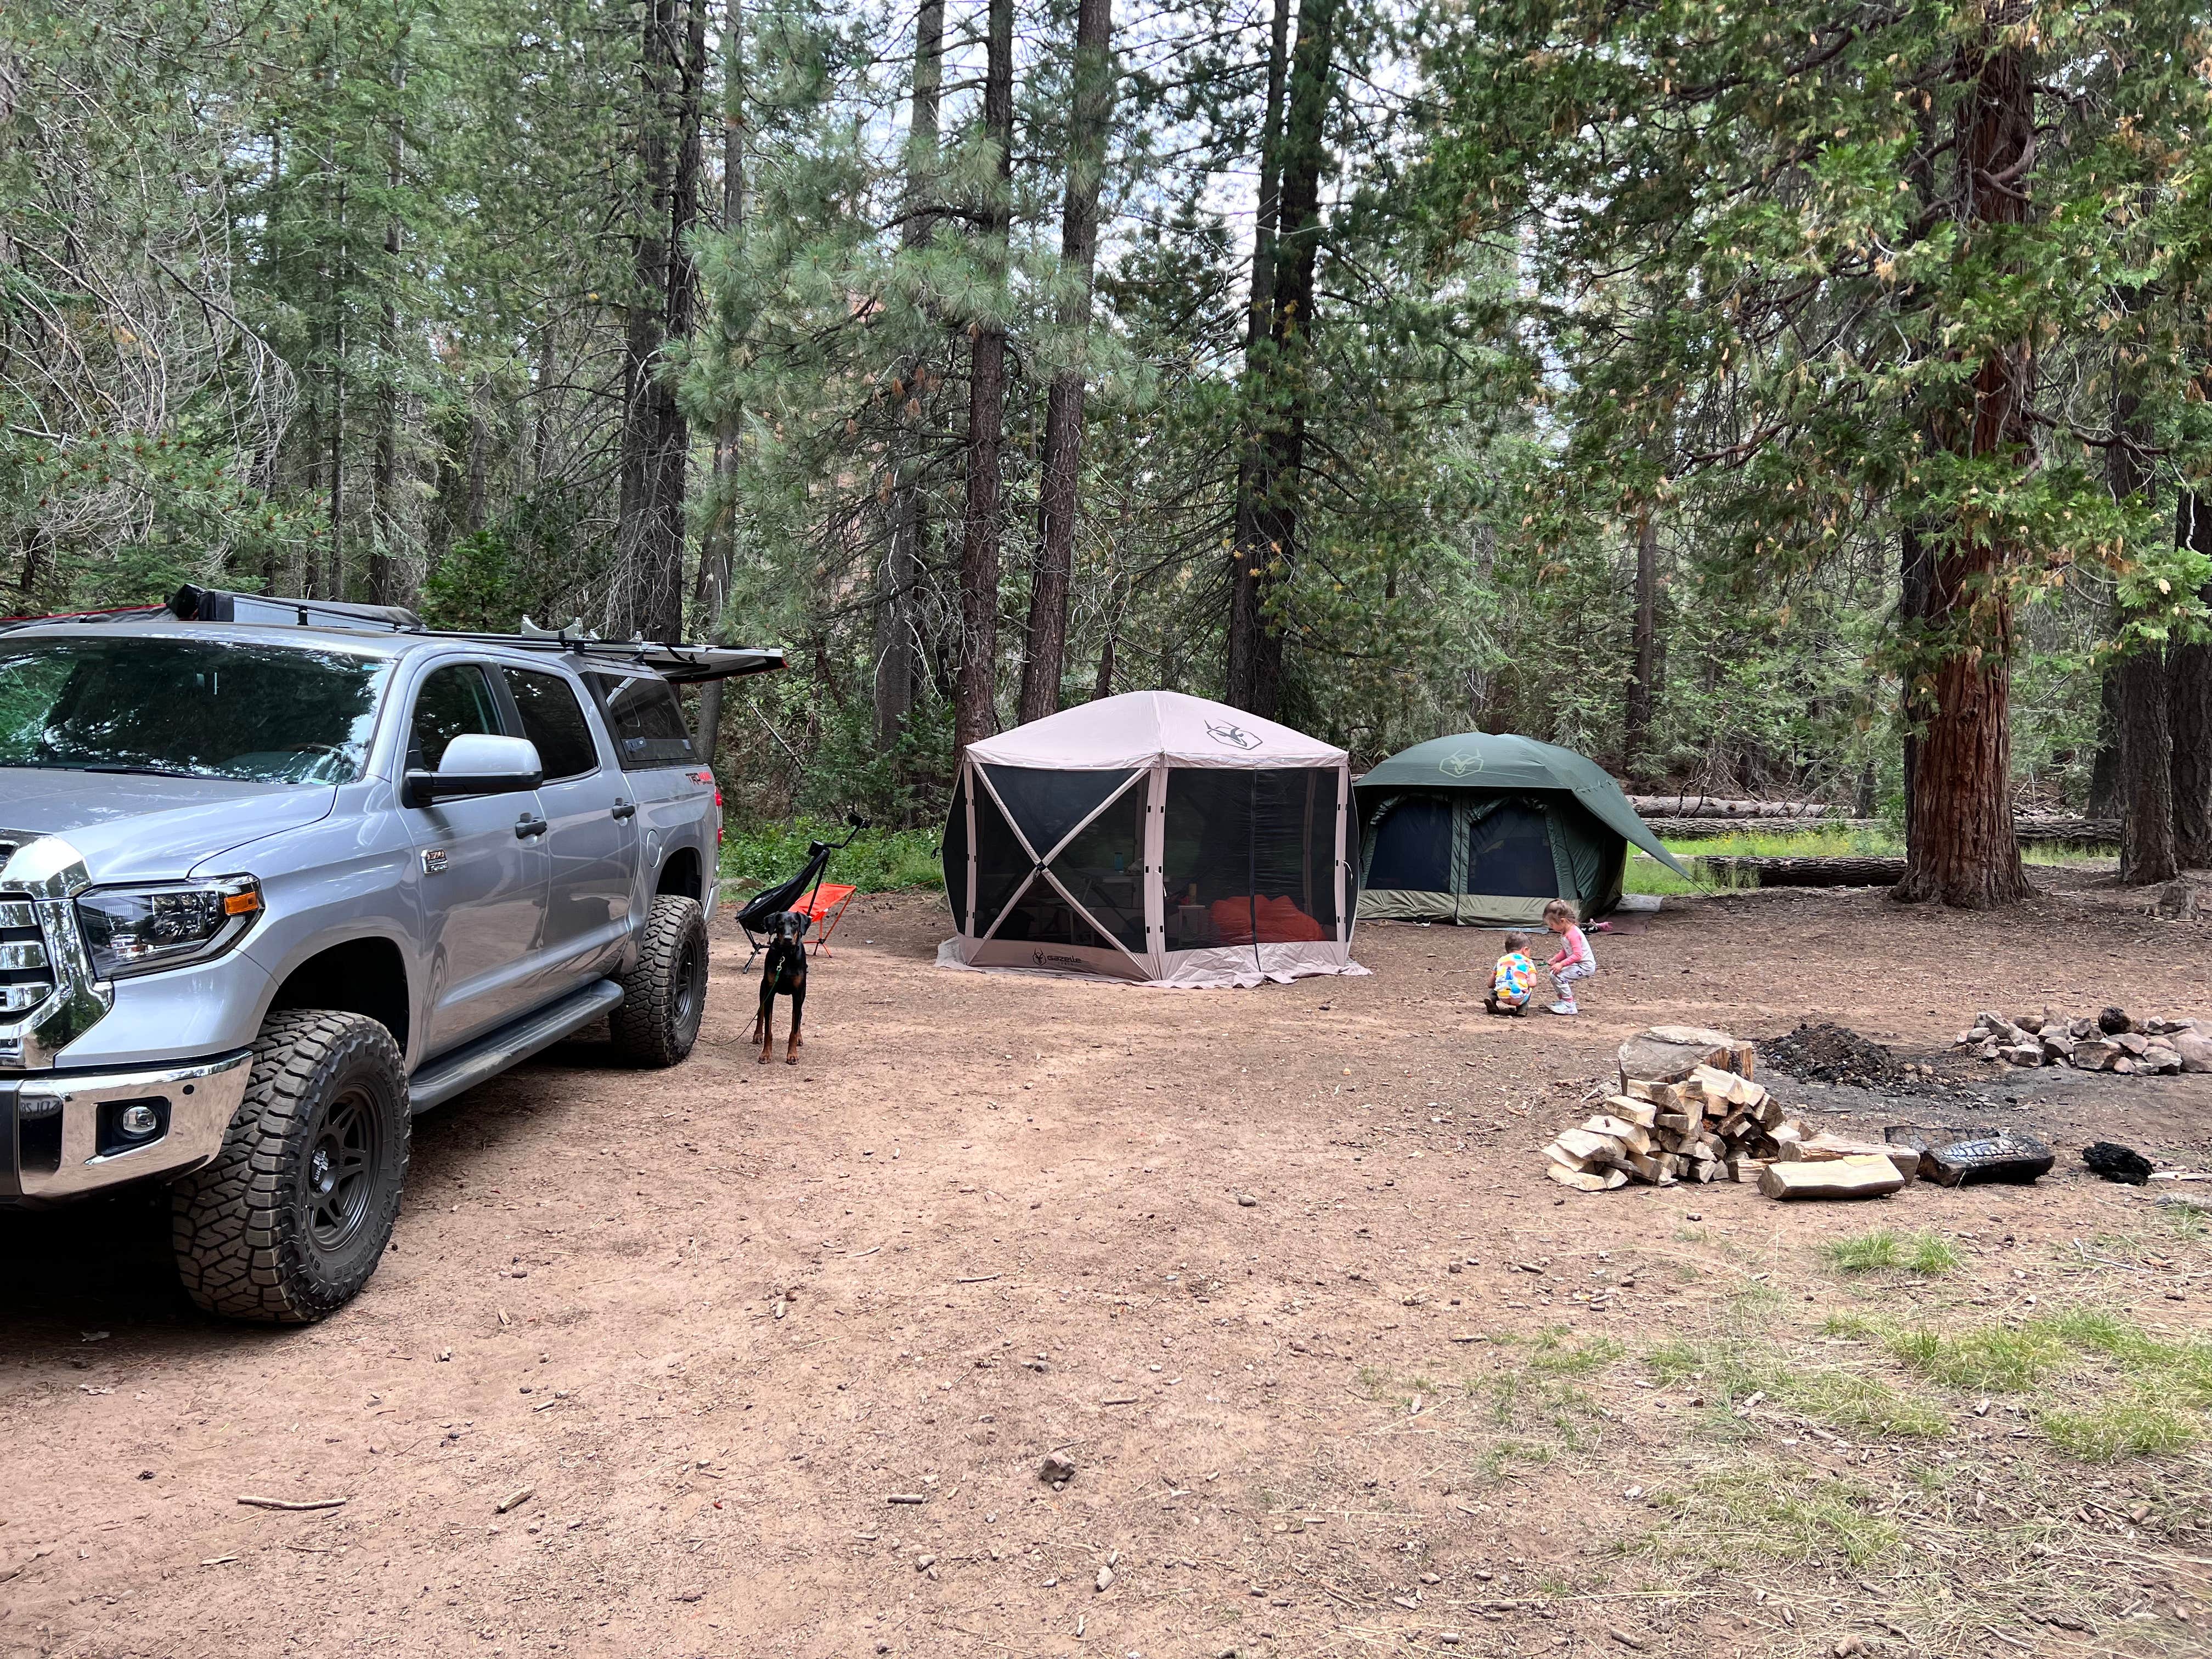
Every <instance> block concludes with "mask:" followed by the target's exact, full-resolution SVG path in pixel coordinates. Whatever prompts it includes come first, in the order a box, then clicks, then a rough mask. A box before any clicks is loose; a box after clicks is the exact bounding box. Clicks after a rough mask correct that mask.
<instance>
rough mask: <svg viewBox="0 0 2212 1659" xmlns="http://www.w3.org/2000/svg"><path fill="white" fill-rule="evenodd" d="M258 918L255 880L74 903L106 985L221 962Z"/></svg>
mask: <svg viewBox="0 0 2212 1659" xmlns="http://www.w3.org/2000/svg"><path fill="white" fill-rule="evenodd" d="M260 914H261V884H260V883H259V882H258V881H256V880H255V879H254V878H252V876H224V877H222V878H219V879H217V880H214V881H187V882H171V883H165V884H162V885H161V886H159V887H109V888H96V889H94V890H93V891H91V892H88V893H84V894H81V895H79V896H78V898H77V901H76V915H77V925H78V926H79V927H81V928H82V930H83V933H84V943H85V949H86V950H87V951H88V952H89V953H90V954H91V957H92V963H93V967H94V969H96V970H97V971H98V972H99V974H100V976H101V977H102V978H103V979H117V978H120V977H122V976H123V975H126V974H149V973H152V972H153V971H155V969H161V968H178V967H182V966H183V965H184V964H185V963H189V962H201V961H204V960H205V959H206V958H208V957H216V956H221V955H222V953H223V952H224V951H228V949H230V947H231V946H232V945H235V944H237V943H238V941H239V940H240V939H242V938H244V937H245V935H246V929H247V928H249V927H252V926H253V918H254V917H256V916H258V915H260Z"/></svg>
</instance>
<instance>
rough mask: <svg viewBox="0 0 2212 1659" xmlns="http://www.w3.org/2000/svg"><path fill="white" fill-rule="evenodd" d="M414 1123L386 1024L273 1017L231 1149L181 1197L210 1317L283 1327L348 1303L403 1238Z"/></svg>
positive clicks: (185, 1265) (174, 1219)
mask: <svg viewBox="0 0 2212 1659" xmlns="http://www.w3.org/2000/svg"><path fill="white" fill-rule="evenodd" d="M409 1131H410V1111H409V1107H408V1101H407V1082H406V1074H405V1062H404V1061H403V1060H401V1058H400V1054H399V1048H398V1044H397V1043H395V1042H392V1033H391V1032H389V1031H387V1030H385V1028H384V1027H383V1026H382V1025H381V1024H379V1023H378V1022H377V1021H375V1020H373V1019H371V1018H368V1016H367V1015H365V1014H344V1013H333V1012H326V1011H321V1010H314V1009H299V1010H292V1009H287V1010H285V1011H283V1012H279V1013H275V1014H271V1015H270V1017H269V1020H268V1023H267V1024H264V1026H263V1027H262V1028H261V1035H260V1036H259V1037H258V1039H257V1040H256V1041H255V1042H254V1045H253V1069H252V1073H251V1075H250V1076H249V1078H248V1079H247V1082H246V1098H245V1099H244V1100H243V1101H241V1102H240V1103H239V1108H238V1112H237V1114H236V1115H234V1117H233V1118H232V1119H231V1121H230V1127H229V1129H228V1132H227V1133H225V1134H224V1136H223V1139H222V1152H220V1153H218V1154H217V1155H216V1160H215V1162H214V1163H212V1164H209V1165H208V1166H207V1167H206V1168H205V1169H203V1170H197V1171H195V1172H194V1173H193V1174H191V1175H190V1176H186V1177H185V1179H184V1180H183V1181H182V1182H179V1183H178V1185H177V1186H176V1188H174V1189H173V1193H172V1196H171V1207H170V1217H171V1225H172V1236H173V1242H174V1245H175V1249H176V1257H177V1273H178V1276H179V1278H181V1279H183V1280H184V1285H185V1292H186V1293H187V1294H188V1295H189V1296H191V1298H192V1300H193V1301H194V1302H196V1303H197V1304H199V1305H200V1306H201V1307H202V1308H204V1309H205V1310H207V1311H208V1312H210V1313H212V1314H221V1315H223V1316H226V1317H228V1318H231V1319H250V1320H258V1321H262V1322H268V1323H272V1324H283V1325H307V1324H312V1323H313V1322H315V1321H316V1320H319V1319H321V1318H323V1317H324V1316H325V1315H327V1314H330V1313H332V1312H334V1311H336V1310H337V1309H339V1308H341V1307H343V1305H344V1304H346V1303H347V1302H348V1301H349V1300H350V1299H351V1298H352V1297H353V1296H354V1294H355V1293H356V1291H359V1290H360V1289H361V1287H362V1285H365V1284H367V1283H368V1276H369V1274H371V1273H374V1272H375V1271H376V1264H377V1261H378V1259H379V1258H380V1256H382V1255H383V1254H384V1247H385V1245H386V1243H388V1242H389V1241H390V1240H391V1237H392V1223H393V1221H394V1220H396V1219H397V1218H398V1214H399V1193H400V1188H401V1187H402V1185H403V1184H404V1182H405V1181H406V1177H407V1151H408V1139H409Z"/></svg>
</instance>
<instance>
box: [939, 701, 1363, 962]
mask: <svg viewBox="0 0 2212 1659" xmlns="http://www.w3.org/2000/svg"><path fill="white" fill-rule="evenodd" d="M1351 812H1352V789H1351V777H1350V773H1349V770H1348V767H1347V757H1346V754H1345V752H1344V750H1341V749H1337V748H1334V747H1333V746H1331V745H1329V744H1325V743H1322V742H1320V741H1318V740H1317V739H1316V738H1310V737H1308V736H1306V735H1305V734H1304V732H1295V731H1292V730H1291V728H1290V727H1288V726H1279V725H1277V724H1275V723H1274V722H1273V721H1272V720H1258V719H1255V717H1254V716H1252V715H1249V714H1244V713H1243V712H1241V711H1240V710H1237V709H1233V708H1227V707H1225V706H1224V705H1222V704H1220V703H1214V702H1206V700H1205V699H1203V698H1200V697H1190V696H1182V694H1181V693H1178V692H1173V691H1136V692H1131V693H1128V694H1127V695H1125V696H1118V697H1108V698H1104V699H1102V700H1100V701H1099V702H1090V703H1085V704H1083V705H1082V706H1080V707H1079V708H1071V709H1068V710H1066V712H1064V713H1062V714H1054V715H1051V716H1049V717H1048V718H1047V719H1044V720H1036V721H1032V722H1031V723H1030V725H1028V726H1020V727H1018V728H1016V729H1015V730H1013V731H1012V732H1005V733H1002V734H1000V736H998V737H995V738H988V739H986V740H985V741H984V742H981V743H978V744H973V745H971V746H970V748H969V750H968V753H967V755H966V757H964V758H963V761H962V763H961V768H960V775H959V780H958V784H957V788H956V791H955V794H954V800H953V809H952V816H951V820H950V821H949V822H948V823H947V824H946V826H945V888H946V892H947V895H948V896H949V897H950V899H951V905H952V910H953V915H954V917H955V919H956V921H957V925H958V928H959V931H958V933H957V934H956V935H955V937H953V938H951V939H947V940H945V943H944V944H943V945H941V946H939V951H938V961H939V964H940V965H941V966H945V967H958V968H977V969H1000V970H1006V971H1014V972H1024V973H1038V974H1051V975H1078V976H1081V977H1085V978H1109V979H1119V980H1124V981H1133V982H1136V983H1140V984H1146V985H1159V986H1178V987H1184V986H1188V987H1207V986H1223V987H1225V986H1252V985H1258V984H1261V983H1262V982H1264V981H1269V980H1274V981H1289V980H1291V979H1296V978H1299V977H1301V976H1303V975H1309V974H1361V973H1364V972H1365V971H1366V969H1364V968H1362V967H1360V966H1359V965H1358V963H1355V962H1354V961H1352V896H1353V895H1352V891H1351V887H1352V881H1351V865H1350V862H1349V860H1350V857H1351V856H1352V853H1351V848H1352V847H1353V846H1354V845H1355V844H1356V842H1355V841H1354V839H1353V838H1354V836H1355V835H1356V832H1355V831H1353V830H1352V828H1351V825H1352V818H1351Z"/></svg>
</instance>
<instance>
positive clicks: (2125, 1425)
mask: <svg viewBox="0 0 2212 1659" xmlns="http://www.w3.org/2000/svg"><path fill="white" fill-rule="evenodd" d="M2036 1426H2037V1427H2038V1428H2039V1429H2041V1430H2042V1431H2043V1432H2044V1436H2045V1438H2047V1439H2048V1440H2049V1441H2050V1442H2051V1444H2052V1445H2054V1446H2056V1447H2057V1448H2058V1449H2059V1450H2061V1451H2063V1452H2069V1453H2071V1454H2072V1455H2074V1456H2075V1457H2079V1458H2081V1459H2083V1460H2085V1461H2086V1462H2093V1463H2110V1462H2115V1461H2117V1460H2118V1459H2120V1458H2123V1457H2140V1456H2142V1455H2146V1454H2148V1453H2153V1452H2178V1451H2183V1450H2185V1449H2188V1448H2189V1447H2191V1446H2193V1445H2195V1444H2196V1443H2197V1441H2198V1440H2200V1439H2202V1438H2203V1432H2202V1431H2201V1430H2200V1429H2199V1428H2198V1426H2197V1422H2196V1420H2195V1419H2192V1418H2191V1417H2188V1416H2185V1415H2184V1414H2183V1413H2180V1412H2178V1411H2174V1410H2172V1409H2171V1408H2169V1407H2165V1406H2162V1405H2159V1404H2157V1403H2155V1402H2154V1401H2148V1400H2133V1401H2126V1402H2124V1403H2123V1402H2119V1401H2104V1402H2102V1403H2101V1404H2100V1405H2098V1406H2097V1407H2094V1408H2093V1409H2092V1410H2088V1411H2079V1412H2069V1411H2048V1412H2045V1413H2042V1415H2040V1416H2039V1417H2038V1418H2037V1419H2036Z"/></svg>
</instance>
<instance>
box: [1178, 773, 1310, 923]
mask: <svg viewBox="0 0 2212 1659" xmlns="http://www.w3.org/2000/svg"><path fill="white" fill-rule="evenodd" d="M1336 792H1337V777H1336V774H1335V773H1334V771H1331V770H1328V769H1322V768H1313V769H1306V768H1292V769H1285V770H1281V771H1268V772H1230V771H1214V770H1211V769H1180V768H1178V769H1173V770H1170V772H1169V774H1168V798H1167V817H1166V823H1165V835H1164V847H1163V848H1162V864H1163V869H1162V878H1163V883H1164V890H1165V900H1166V915H1167V948H1168V949H1169V950H1170V951H1189V950H1203V949H1206V948H1209V947H1212V946H1216V945H1255V944H1266V943H1277V942H1288V941H1292V940H1316V939H1329V938H1334V932H1335V927H1336V906H1337V900H1336Z"/></svg>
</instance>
